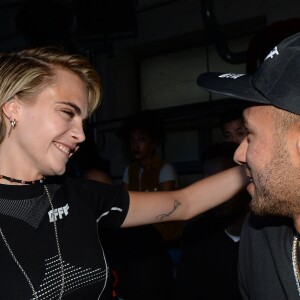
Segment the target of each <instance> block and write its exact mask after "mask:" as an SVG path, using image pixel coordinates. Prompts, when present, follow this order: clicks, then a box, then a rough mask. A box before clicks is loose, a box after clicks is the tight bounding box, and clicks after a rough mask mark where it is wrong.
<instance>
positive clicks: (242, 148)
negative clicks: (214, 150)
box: [233, 138, 248, 165]
mask: <svg viewBox="0 0 300 300" xmlns="http://www.w3.org/2000/svg"><path fill="white" fill-rule="evenodd" d="M247 148H248V142H247V139H246V138H244V139H243V141H242V142H241V143H240V145H239V146H238V148H237V149H236V151H235V153H234V157H233V159H234V161H235V162H236V163H237V164H239V165H243V164H245V163H246V153H247Z"/></svg>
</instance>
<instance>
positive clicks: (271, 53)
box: [265, 46, 279, 60]
mask: <svg viewBox="0 0 300 300" xmlns="http://www.w3.org/2000/svg"><path fill="white" fill-rule="evenodd" d="M275 54H276V55H279V52H278V50H277V46H276V47H275V48H274V49H273V50H272V51H271V52H270V53H269V54H268V55H267V57H266V58H265V60H267V59H268V58H273V56H274V55H275Z"/></svg>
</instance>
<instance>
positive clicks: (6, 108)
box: [2, 96, 19, 119]
mask: <svg viewBox="0 0 300 300" xmlns="http://www.w3.org/2000/svg"><path fill="white" fill-rule="evenodd" d="M2 110H3V113H4V115H5V116H6V117H7V118H8V119H16V117H17V115H18V110H19V101H18V99H17V96H14V97H13V98H12V99H10V100H9V101H7V102H6V103H5V104H4V105H3V107H2Z"/></svg>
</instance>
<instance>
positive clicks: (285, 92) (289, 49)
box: [197, 33, 300, 114]
mask: <svg viewBox="0 0 300 300" xmlns="http://www.w3.org/2000/svg"><path fill="white" fill-rule="evenodd" d="M299 51H300V33H297V34H295V35H292V36H290V37H288V38H286V39H284V40H283V41H282V42H281V43H279V44H278V46H276V47H275V48H274V49H273V50H272V51H271V52H270V53H269V54H268V55H267V56H266V58H265V60H264V62H263V63H262V64H261V66H260V67H259V68H258V70H257V71H256V72H255V73H254V74H253V75H245V74H232V73H225V74H224V73H214V72H207V73H204V74H201V75H200V76H199V77H198V79H197V83H198V85H199V86H200V87H201V88H203V89H204V90H207V91H211V92H214V93H218V94H221V95H226V96H230V97H234V98H238V99H241V100H246V101H250V102H254V103H262V104H267V105H273V106H276V107H278V108H281V109H284V110H287V111H289V112H292V113H295V114H300V101H299V99H300V97H299V96H300V85H299V82H298V78H299V76H300V55H299Z"/></svg>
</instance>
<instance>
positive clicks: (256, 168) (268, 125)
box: [234, 106, 300, 217]
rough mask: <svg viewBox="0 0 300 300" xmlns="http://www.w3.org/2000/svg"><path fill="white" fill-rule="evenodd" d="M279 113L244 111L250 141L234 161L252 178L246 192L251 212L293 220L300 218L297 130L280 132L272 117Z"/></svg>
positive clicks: (267, 108)
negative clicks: (248, 195)
mask: <svg viewBox="0 0 300 300" xmlns="http://www.w3.org/2000/svg"><path fill="white" fill-rule="evenodd" d="M276 110H277V108H275V107H273V106H254V107H250V108H248V109H246V110H245V111H244V119H245V127H246V129H247V130H248V132H247V138H246V139H244V141H243V142H242V143H241V145H240V146H239V148H238V149H237V150H236V153H235V156H234V158H235V160H236V161H237V162H239V163H243V164H245V166H246V173H247V174H248V176H249V177H251V183H250V184H249V185H248V187H247V190H248V192H249V193H250V195H251V196H252V201H251V204H250V208H251V209H252V211H253V212H254V213H256V214H259V215H266V214H271V215H280V216H289V217H293V216H297V215H299V214H300V203H299V201H300V189H299V188H298V186H299V182H300V167H299V165H297V164H296V158H295V155H294V151H293V149H294V148H293V145H294V144H295V143H293V141H295V139H294V134H295V126H293V127H291V129H289V130H288V131H287V132H285V131H280V128H278V127H279V126H280V125H279V122H276V121H275V119H274V117H273V116H274V113H275V111H276ZM276 126H277V128H276Z"/></svg>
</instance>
